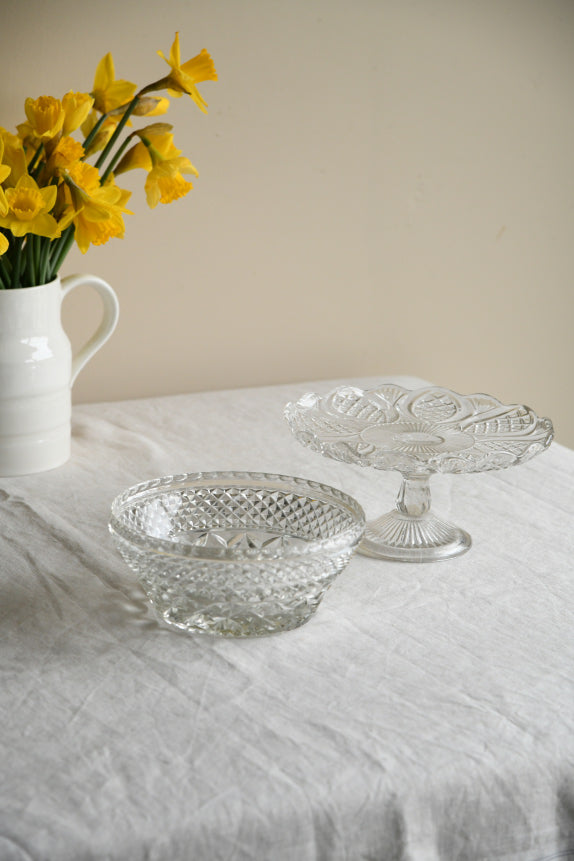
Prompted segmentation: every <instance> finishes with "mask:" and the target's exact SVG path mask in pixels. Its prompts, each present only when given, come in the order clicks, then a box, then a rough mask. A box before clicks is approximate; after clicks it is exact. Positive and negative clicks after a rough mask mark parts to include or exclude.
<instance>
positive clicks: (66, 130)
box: [62, 91, 94, 135]
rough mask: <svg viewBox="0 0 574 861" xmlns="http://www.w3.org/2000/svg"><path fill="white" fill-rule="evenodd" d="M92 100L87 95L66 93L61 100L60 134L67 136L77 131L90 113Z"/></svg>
mask: <svg viewBox="0 0 574 861" xmlns="http://www.w3.org/2000/svg"><path fill="white" fill-rule="evenodd" d="M93 104H94V100H93V98H92V96H90V95H89V94H88V93H73V92H71V91H70V92H69V93H66V95H65V96H64V98H63V99H62V107H63V109H64V124H63V126H62V134H63V135H69V134H71V133H72V132H74V131H76V129H79V128H80V126H81V125H82V123H84V122H85V120H86V118H87V116H88V114H89V113H90V111H91V109H92V106H93Z"/></svg>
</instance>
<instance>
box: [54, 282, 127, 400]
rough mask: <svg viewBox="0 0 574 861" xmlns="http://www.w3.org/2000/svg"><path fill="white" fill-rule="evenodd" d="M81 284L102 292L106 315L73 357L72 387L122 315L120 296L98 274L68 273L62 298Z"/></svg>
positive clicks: (63, 283)
mask: <svg viewBox="0 0 574 861" xmlns="http://www.w3.org/2000/svg"><path fill="white" fill-rule="evenodd" d="M80 284H87V285H88V287H93V288H94V290H95V291H96V292H97V293H99V294H100V296H101V299H102V302H103V305H104V315H103V318H102V322H101V323H100V325H99V326H98V328H97V329H96V331H95V332H94V334H93V335H92V337H91V338H90V339H89V341H88V342H87V343H86V344H84V346H83V347H82V348H81V350H79V351H78V353H77V354H76V355H75V356H74V357H73V359H72V376H71V380H70V387H71V386H73V385H74V381H75V379H76V377H77V376H78V374H79V373H80V371H81V370H82V368H83V367H84V365H85V364H86V363H87V362H88V361H89V360H90V359H91V358H92V356H93V355H94V353H96V352H97V351H98V350H99V349H100V347H101V346H103V344H105V343H106V341H107V340H108V338H109V337H110V335H111V334H112V332H113V331H114V329H115V328H116V324H117V322H118V317H119V315H120V306H119V302H118V297H117V296H116V294H115V293H114V291H113V290H112V288H111V287H110V285H109V284H108V283H107V281H104V280H103V279H102V278H98V277H97V276H96V275H68V276H67V277H66V278H63V279H62V299H64V297H65V296H67V294H68V293H69V292H70V291H71V290H73V289H74V288H75V287H79V286H80Z"/></svg>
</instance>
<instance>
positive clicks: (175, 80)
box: [145, 33, 217, 113]
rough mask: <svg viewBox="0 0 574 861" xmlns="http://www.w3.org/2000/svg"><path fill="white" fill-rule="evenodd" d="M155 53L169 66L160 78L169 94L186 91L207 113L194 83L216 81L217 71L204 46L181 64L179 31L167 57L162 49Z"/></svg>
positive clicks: (178, 93)
mask: <svg viewBox="0 0 574 861" xmlns="http://www.w3.org/2000/svg"><path fill="white" fill-rule="evenodd" d="M157 53H158V54H159V56H160V57H162V59H164V60H165V61H166V63H167V64H168V66H170V67H171V72H170V73H169V75H168V76H167V77H166V78H165V79H162V80H165V86H166V87H167V90H168V92H169V94H170V96H175V97H179V96H181V95H182V94H183V93H187V95H188V96H191V98H192V99H193V101H194V102H195V104H196V105H197V106H198V108H200V110H202V111H203V112H204V113H207V102H206V101H205V100H204V99H203V98H202V97H201V95H200V93H199V91H198V89H197V87H196V84H200V83H201V82H202V81H216V80H217V72H216V70H215V66H214V64H213V60H212V59H211V56H210V55H209V54H208V52H207V51H206V50H205V48H204V49H203V50H202V51H201V52H200V53H199V54H198V55H197V56H196V57H193V58H192V59H191V60H188V61H187V62H186V63H183V64H182V63H181V56H180V50H179V33H176V34H175V39H174V42H173V45H172V46H171V51H170V52H169V57H166V56H165V54H164V53H163V51H158V52H157ZM158 83H159V82H158ZM145 89H147V88H145ZM158 89H159V87H158Z"/></svg>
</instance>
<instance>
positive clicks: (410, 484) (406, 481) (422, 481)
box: [397, 473, 431, 517]
mask: <svg viewBox="0 0 574 861" xmlns="http://www.w3.org/2000/svg"><path fill="white" fill-rule="evenodd" d="M429 481H430V475H429V474H428V473H425V474H424V475H403V480H402V483H401V487H400V490H399V493H398V496H397V510H398V511H400V512H401V514H407V515H409V516H410V517H422V515H423V514H426V513H427V511H429V510H430V506H431V494H430V483H429Z"/></svg>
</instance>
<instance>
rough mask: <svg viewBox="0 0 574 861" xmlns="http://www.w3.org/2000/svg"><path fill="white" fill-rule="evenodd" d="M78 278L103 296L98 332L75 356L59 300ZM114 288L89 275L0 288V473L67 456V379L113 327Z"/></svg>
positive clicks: (36, 467)
mask: <svg viewBox="0 0 574 861" xmlns="http://www.w3.org/2000/svg"><path fill="white" fill-rule="evenodd" d="M81 284H86V285H89V286H90V287H93V288H94V289H95V290H96V291H97V292H98V293H99V295H100V296H101V298H102V301H103V307H104V313H103V318H102V321H101V323H100V325H99V326H98V328H97V330H96V332H95V333H94V334H93V336H92V337H91V338H90V340H89V341H88V342H87V343H86V344H85V345H84V347H82V349H81V350H80V351H79V352H78V354H77V355H76V356H74V357H72V348H71V345H70V341H69V339H68V337H67V335H66V333H65V332H64V329H63V328H62V320H61V305H62V299H63V298H64V297H65V296H66V295H67V294H68V293H69V292H70V291H71V290H73V289H74V288H75V287H79V286H80V285H81ZM118 315H119V305H118V300H117V297H116V294H115V293H114V291H113V290H112V288H111V287H110V285H109V284H107V283H106V282H105V281H102V279H101V278H97V277H95V276H94V275H70V276H68V277H67V278H64V279H63V280H62V281H60V278H55V279H54V280H53V281H50V283H49V284H42V285H40V286H38V287H22V288H19V289H15V290H0V476H10V475H26V474H29V473H34V472H43V471H44V470H47V469H53V468H54V467H57V466H61V464H63V463H65V462H66V461H67V460H68V459H69V457H70V441H71V413H72V395H71V392H72V385H73V383H74V380H75V379H76V377H77V376H78V373H79V372H80V370H81V369H82V368H83V367H84V365H85V364H86V362H87V361H88V360H89V359H91V357H92V356H93V355H94V353H95V352H96V351H97V350H99V348H100V347H101V346H102V344H104V343H105V341H107V339H108V338H109V337H110V335H111V334H112V332H113V331H114V329H115V326H116V323H117V320H118Z"/></svg>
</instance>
